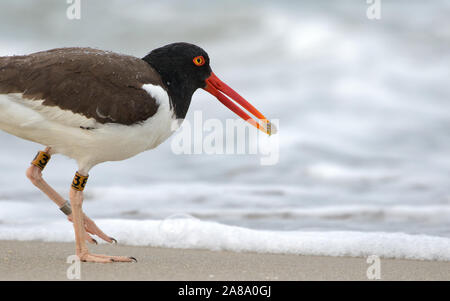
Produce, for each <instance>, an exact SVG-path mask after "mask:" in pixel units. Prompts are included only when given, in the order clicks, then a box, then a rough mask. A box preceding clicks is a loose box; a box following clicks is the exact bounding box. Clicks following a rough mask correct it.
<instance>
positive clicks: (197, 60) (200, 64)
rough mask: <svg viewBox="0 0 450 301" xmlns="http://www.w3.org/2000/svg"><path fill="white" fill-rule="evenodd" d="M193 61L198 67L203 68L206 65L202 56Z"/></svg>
mask: <svg viewBox="0 0 450 301" xmlns="http://www.w3.org/2000/svg"><path fill="white" fill-rule="evenodd" d="M193 61H194V64H195V65H196V66H203V65H204V64H205V58H204V57H203V56H201V55H200V56H196V57H194V59H193Z"/></svg>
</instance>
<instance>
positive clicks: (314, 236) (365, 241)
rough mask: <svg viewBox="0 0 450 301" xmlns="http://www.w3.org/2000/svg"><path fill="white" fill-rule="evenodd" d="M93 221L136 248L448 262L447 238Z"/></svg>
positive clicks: (63, 237) (13, 235) (0, 231)
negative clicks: (193, 249)
mask: <svg viewBox="0 0 450 301" xmlns="http://www.w3.org/2000/svg"><path fill="white" fill-rule="evenodd" d="M97 223H98V224H99V226H100V227H102V228H103V229H104V230H105V231H106V232H107V233H111V235H112V234H113V235H114V236H115V237H116V238H117V239H118V240H119V241H120V243H123V244H127V245H136V246H153V247H170V248H196V249H209V250H228V251H236V252H242V251H245V252H260V253H281V254H298V255H324V256H355V257H359V256H368V255H378V256H380V257H384V258H404V259H422V260H442V261H450V239H449V238H444V237H433V236H427V235H409V234H405V233H384V232H354V231H330V232H303V231H289V232H281V231H258V230H251V229H246V228H241V227H235V226H227V225H222V224H219V223H214V222H206V221H200V220H197V219H194V218H172V219H166V220H164V221H158V220H145V221H136V220H119V219H102V220H98V221H97ZM0 239H3V240H13V239H19V240H43V241H65V242H68V241H73V230H72V227H71V225H70V224H69V223H64V222H62V221H61V222H53V223H50V224H47V225H45V226H44V225H40V226H35V227H27V226H25V225H15V226H6V225H3V226H0Z"/></svg>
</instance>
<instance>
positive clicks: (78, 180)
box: [72, 171, 89, 191]
mask: <svg viewBox="0 0 450 301" xmlns="http://www.w3.org/2000/svg"><path fill="white" fill-rule="evenodd" d="M88 178H89V176H83V175H80V174H79V173H78V171H77V172H76V173H75V177H73V181H72V188H73V189H75V190H78V191H83V190H84V187H85V186H86V183H87V180H88Z"/></svg>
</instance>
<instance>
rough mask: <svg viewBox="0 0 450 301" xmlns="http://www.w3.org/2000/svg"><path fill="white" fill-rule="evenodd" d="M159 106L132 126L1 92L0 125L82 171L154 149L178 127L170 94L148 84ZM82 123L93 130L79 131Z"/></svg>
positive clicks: (145, 86) (148, 89) (146, 88)
mask: <svg viewBox="0 0 450 301" xmlns="http://www.w3.org/2000/svg"><path fill="white" fill-rule="evenodd" d="M142 89H144V90H145V91H147V93H149V94H150V95H151V96H152V97H153V98H154V99H155V100H156V101H157V103H158V104H159V107H158V110H157V112H156V113H155V114H154V115H153V116H152V117H150V118H149V119H147V120H145V121H144V122H141V123H138V124H134V125H129V126H127V125H120V124H115V123H107V124H101V123H98V122H96V121H95V119H93V118H86V117H84V116H82V115H80V114H74V113H72V112H71V111H68V110H61V109H60V108H58V107H49V106H44V105H42V102H43V101H37V100H29V99H25V98H23V97H22V95H21V94H2V95H0V129H1V130H4V131H6V132H8V133H10V134H13V135H15V136H18V137H21V138H23V139H27V140H30V141H34V142H37V143H40V144H43V145H45V146H50V147H51V148H52V149H53V151H54V152H55V153H61V154H64V155H66V156H68V157H70V158H73V159H75V160H77V162H78V164H79V165H80V166H81V167H82V168H83V169H84V170H86V171H88V170H89V169H90V168H91V167H93V166H94V165H96V164H98V163H101V162H105V161H118V160H124V159H127V158H130V157H132V156H135V155H137V154H139V153H141V152H143V151H146V150H149V149H152V148H154V147H156V146H158V145H159V144H161V143H162V142H163V141H165V140H166V139H167V138H168V137H169V136H170V135H171V134H172V133H173V131H174V130H175V129H176V128H174V124H176V123H175V122H174V121H175V119H176V117H175V114H174V112H173V110H172V109H171V105H170V100H169V95H168V94H167V92H166V91H165V90H164V89H163V88H162V87H160V86H155V85H152V84H146V85H144V86H142ZM80 126H83V127H89V128H93V129H90V130H85V129H81V128H80Z"/></svg>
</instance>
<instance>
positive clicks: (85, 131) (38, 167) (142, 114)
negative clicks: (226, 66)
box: [0, 43, 275, 263]
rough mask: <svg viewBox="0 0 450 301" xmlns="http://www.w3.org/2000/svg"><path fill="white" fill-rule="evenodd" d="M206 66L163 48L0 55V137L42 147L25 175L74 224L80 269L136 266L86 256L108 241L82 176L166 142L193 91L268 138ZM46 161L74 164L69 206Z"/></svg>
mask: <svg viewBox="0 0 450 301" xmlns="http://www.w3.org/2000/svg"><path fill="white" fill-rule="evenodd" d="M209 62H210V61H209V56H208V54H207V53H206V52H205V51H204V50H203V49H202V48H200V47H198V46H195V45H192V44H188V43H174V44H170V45H166V46H164V47H161V48H158V49H155V50H153V51H151V52H150V53H149V54H148V55H147V56H145V57H144V58H142V59H140V58H136V57H132V56H128V55H122V54H117V53H114V52H109V51H102V50H97V49H92V48H61V49H53V50H48V51H43V52H38V53H34V54H30V55H25V56H9V57H0V129H1V130H3V131H5V132H8V133H10V134H12V135H15V136H17V137H20V138H23V139H26V140H30V141H34V142H37V143H39V144H42V145H44V146H46V148H45V150H43V151H40V152H38V154H37V155H36V157H35V158H34V160H33V161H32V162H31V165H30V167H29V168H28V169H27V173H26V174H27V177H28V178H29V179H30V180H31V182H32V183H33V184H34V185H35V186H36V187H38V188H39V189H40V190H41V191H42V192H44V193H45V194H46V195H47V196H48V197H49V198H50V199H51V200H53V201H54V202H55V203H56V204H57V205H58V206H59V208H60V209H61V210H62V211H63V212H64V213H65V214H66V215H67V216H68V219H69V220H70V221H72V222H73V226H74V230H75V241H76V254H77V256H78V257H79V258H80V260H81V261H88V262H103V263H106V262H131V261H134V260H135V259H134V258H133V257H127V256H107V255H98V254H91V253H89V251H88V248H87V247H86V243H85V241H88V242H91V243H96V241H95V240H94V239H93V237H92V236H91V235H90V234H95V235H97V236H99V237H100V238H102V239H104V240H105V241H107V242H109V243H113V242H115V239H113V238H111V237H109V236H108V235H106V234H105V233H104V232H102V231H101V230H100V229H99V228H98V227H97V225H96V224H95V223H94V222H93V221H92V220H91V219H90V218H89V217H88V216H86V215H85V214H84V213H83V211H82V204H83V190H84V187H85V185H86V182H87V179H88V174H89V171H90V170H91V168H92V167H93V166H95V165H97V164H99V163H102V162H106V161H118V160H124V159H127V158H130V157H132V156H134V155H136V154H139V153H141V152H143V151H146V150H149V149H152V148H155V147H156V146H158V145H159V144H160V143H162V142H163V141H164V140H166V139H167V138H168V137H169V136H170V135H171V133H172V132H173V131H174V126H173V124H174V120H177V119H184V118H185V116H186V113H187V110H188V108H189V105H190V102H191V98H192V95H193V93H194V92H195V91H196V90H197V89H198V88H202V89H205V90H206V91H208V92H209V93H211V94H212V95H214V96H215V97H216V98H217V99H218V100H219V101H220V102H222V103H223V104H224V105H225V106H227V107H228V108H229V109H231V110H232V111H233V112H235V113H236V114H237V115H239V116H240V117H242V118H243V119H245V120H246V121H247V122H249V123H251V124H252V125H254V126H255V127H257V128H258V129H260V130H262V131H263V132H265V133H267V134H269V135H270V134H272V133H273V132H274V131H275V128H274V127H273V126H272V125H271V123H270V122H269V121H268V120H267V119H266V118H265V117H264V115H262V114H261V113H260V112H259V111H258V110H256V109H255V108H254V107H253V106H252V105H251V104H249V103H248V102H247V101H246V100H245V99H244V98H242V97H241V96H240V95H239V94H238V93H236V92H235V91H233V90H232V89H231V88H230V87H229V86H227V85H226V84H225V83H223V82H222V81H221V80H219V78H218V77H217V76H216V75H215V74H214V73H213V72H212V70H211V68H210V65H209ZM227 96H228V97H230V98H231V99H232V100H234V101H235V102H236V103H237V104H236V103H234V102H233V101H232V100H230V99H229V98H228V97H227ZM240 107H242V108H244V109H246V110H247V111H248V112H249V113H251V114H252V115H254V116H255V117H256V119H257V120H255V119H253V118H251V117H250V116H249V115H248V114H247V113H245V112H244V111H243V110H242V109H241V108H240ZM53 154H63V155H66V156H68V157H70V158H73V159H75V160H76V161H77V164H78V171H77V172H76V173H75V177H74V179H73V182H72V185H71V189H70V194H69V195H70V203H69V202H68V201H66V200H65V199H64V198H63V197H62V196H61V195H60V194H58V193H57V192H56V191H55V190H54V189H53V188H52V187H51V186H50V185H48V184H47V182H46V181H45V180H44V179H43V178H42V170H43V169H44V167H45V166H46V164H47V163H48V162H49V160H50V158H51V156H52V155H53ZM89 233H90V234H89Z"/></svg>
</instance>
